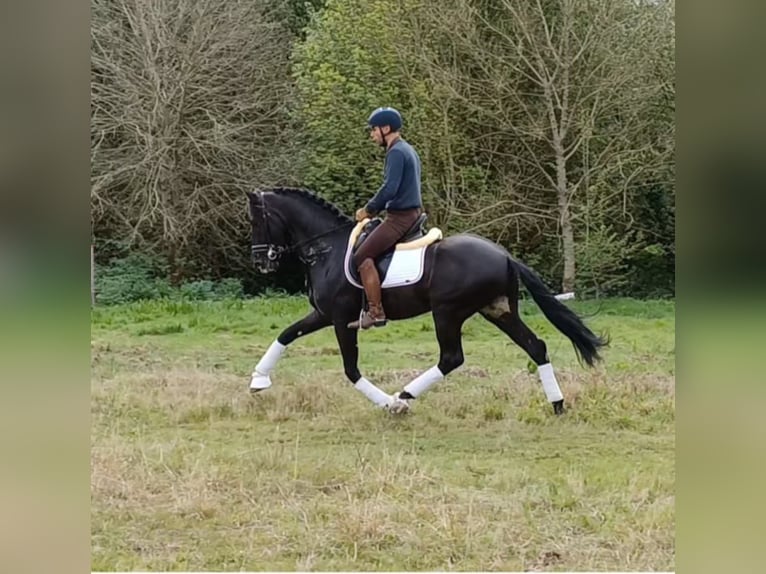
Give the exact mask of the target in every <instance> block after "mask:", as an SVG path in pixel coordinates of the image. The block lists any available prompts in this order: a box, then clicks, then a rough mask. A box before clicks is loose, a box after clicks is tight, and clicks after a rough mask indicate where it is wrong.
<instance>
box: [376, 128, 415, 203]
mask: <svg viewBox="0 0 766 574" xmlns="http://www.w3.org/2000/svg"><path fill="white" fill-rule="evenodd" d="M422 205H423V199H422V197H421V195H420V156H418V152H416V151H415V149H414V148H413V147H412V146H411V145H410V144H408V143H407V142H406V141H404V140H403V139H401V138H399V139H398V140H397V141H396V142H394V145H392V146H391V147H390V148H388V150H386V161H385V166H384V168H383V184H382V185H381V186H380V189H379V190H378V191H377V193H376V194H375V195H374V196H373V198H372V199H371V200H370V201H368V202H367V205H366V206H365V209H366V210H367V211H368V212H369V213H371V214H376V213H378V212H380V211H383V210H384V209H385V210H388V211H399V210H403V209H412V208H415V207H422Z"/></svg>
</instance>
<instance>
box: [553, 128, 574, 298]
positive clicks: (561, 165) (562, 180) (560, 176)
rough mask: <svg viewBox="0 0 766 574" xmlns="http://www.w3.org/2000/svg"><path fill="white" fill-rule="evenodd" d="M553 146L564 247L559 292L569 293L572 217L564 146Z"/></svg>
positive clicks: (558, 144)
mask: <svg viewBox="0 0 766 574" xmlns="http://www.w3.org/2000/svg"><path fill="white" fill-rule="evenodd" d="M556 139H557V138H556ZM554 148H555V153H556V197H557V198H558V206H559V218H560V221H561V240H562V243H563V247H564V276H563V277H562V279H561V292H562V293H569V292H573V291H574V286H575V242H574V230H573V229H572V218H571V212H570V209H569V190H568V185H567V166H566V158H565V157H564V148H563V146H562V145H561V142H559V141H554Z"/></svg>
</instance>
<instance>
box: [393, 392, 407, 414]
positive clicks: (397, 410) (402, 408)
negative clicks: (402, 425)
mask: <svg viewBox="0 0 766 574" xmlns="http://www.w3.org/2000/svg"><path fill="white" fill-rule="evenodd" d="M409 410H410V401H408V400H407V399H400V398H399V393H397V394H395V395H394V400H393V402H392V403H391V404H390V405H389V406H388V412H389V413H391V414H392V415H403V414H404V413H406V412H409Z"/></svg>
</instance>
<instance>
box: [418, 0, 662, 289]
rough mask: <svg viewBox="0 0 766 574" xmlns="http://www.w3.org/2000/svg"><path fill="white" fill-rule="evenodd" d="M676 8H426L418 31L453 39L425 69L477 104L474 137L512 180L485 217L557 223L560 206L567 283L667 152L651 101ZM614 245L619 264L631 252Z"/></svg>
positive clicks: (540, 4) (607, 4) (545, 4)
mask: <svg viewBox="0 0 766 574" xmlns="http://www.w3.org/2000/svg"><path fill="white" fill-rule="evenodd" d="M668 13H670V14H672V6H671V7H670V10H668V4H667V3H664V2H659V3H646V4H644V3H635V2H629V1H625V2H620V1H617V2H615V1H613V0H546V1H544V0H534V1H531V2H520V1H518V0H492V1H484V2H478V1H473V0H446V1H445V2H443V3H439V5H438V6H437V5H435V4H431V3H428V4H425V5H423V6H422V9H421V10H419V11H418V13H417V16H416V18H417V23H416V24H417V26H418V27H419V29H420V30H421V33H420V36H423V37H429V38H430V37H436V38H439V37H449V38H451V39H452V42H453V43H454V44H455V46H456V48H455V49H453V50H446V51H445V50H443V49H434V48H433V47H432V46H428V47H427V49H425V50H422V51H421V52H420V53H421V58H420V59H421V66H422V67H423V69H425V70H427V75H428V77H429V78H430V79H431V82H432V83H433V84H435V85H437V86H438V89H440V90H445V89H446V90H448V91H450V93H451V95H452V99H453V100H455V101H461V102H462V105H463V106H464V107H465V109H466V110H468V112H469V113H468V114H466V115H465V116H464V121H465V122H467V123H469V124H471V127H470V128H468V129H467V130H466V131H467V132H468V133H469V134H470V137H471V140H472V145H473V146H474V149H475V151H476V152H477V153H479V154H481V155H482V156H483V158H484V161H483V163H484V164H485V165H487V166H490V169H491V171H492V172H493V176H492V177H493V180H494V182H495V183H500V184H501V185H502V186H504V187H505V189H504V193H502V194H500V196H499V197H496V198H495V201H494V204H491V205H489V206H487V208H486V209H483V210H481V213H482V214H484V215H485V216H486V215H488V214H491V215H492V216H494V217H495V220H494V221H492V220H489V221H484V222H482V225H484V226H487V225H491V224H492V223H498V224H502V222H503V221H504V220H507V219H508V218H511V217H515V216H516V215H518V213H519V212H521V213H524V214H525V215H526V216H527V217H528V218H529V219H538V220H541V221H540V223H539V225H541V227H543V228H548V227H549V223H548V222H549V221H550V214H551V212H554V213H555V214H556V224H557V225H556V228H555V233H556V236H557V237H558V238H560V241H561V253H562V259H563V271H562V279H561V285H562V289H563V290H564V291H570V290H574V288H575V283H576V279H577V277H576V260H577V242H578V240H579V241H586V242H587V241H589V240H593V241H596V240H601V241H612V240H613V239H614V238H615V237H623V236H624V235H625V234H626V233H627V231H626V229H625V228H624V225H623V228H620V227H619V226H615V222H619V223H620V224H626V223H629V221H630V214H629V211H628V204H629V203H630V197H631V196H632V195H634V194H636V193H639V187H638V184H639V183H640V180H641V179H642V178H643V177H644V176H646V175H648V174H650V173H656V171H657V169H658V168H659V167H660V166H662V165H664V164H666V163H667V162H668V161H669V158H668V151H671V150H672V145H671V146H670V147H668V146H666V145H665V144H666V143H667V142H668V141H669V140H668V137H667V135H668V133H669V132H670V133H672V119H671V121H670V122H669V121H668V118H667V117H663V118H661V119H660V121H656V116H654V115H652V113H651V109H650V106H651V103H652V102H655V101H656V99H657V96H658V94H661V93H662V92H663V90H666V88H667V85H668V84H667V76H666V75H665V74H662V75H660V76H658V75H657V74H656V68H655V65H656V60H657V56H658V53H659V51H661V50H664V49H666V46H667V42H665V41H664V40H665V39H666V36H667V28H668V27H672V19H670V20H668V19H667V17H666V16H667V14H668ZM657 14H660V16H657ZM456 53H459V54H460V56H461V57H460V58H456V57H455V54H456ZM432 89H435V88H432ZM650 128H651V129H650ZM671 137H672V136H671ZM658 138H660V139H661V140H662V144H661V145H656V144H657V140H658ZM663 146H664V148H663ZM660 148H663V151H660ZM552 208H553V209H552ZM590 229H595V230H597V233H593V234H591V233H590ZM623 247H626V248H627V247H629V246H627V245H623ZM609 253H611V254H612V255H613V256H614V257H615V258H616V259H615V260H614V261H613V262H612V264H613V266H614V265H617V266H619V265H620V261H622V260H623V259H624V258H625V255H626V253H625V249H615V250H612V251H607V250H604V251H603V254H604V255H605V256H606V255H607V254H609Z"/></svg>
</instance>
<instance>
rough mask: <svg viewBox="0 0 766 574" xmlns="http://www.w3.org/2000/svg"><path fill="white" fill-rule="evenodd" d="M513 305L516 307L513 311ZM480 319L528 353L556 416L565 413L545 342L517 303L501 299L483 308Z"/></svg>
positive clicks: (561, 395)
mask: <svg viewBox="0 0 766 574" xmlns="http://www.w3.org/2000/svg"><path fill="white" fill-rule="evenodd" d="M511 305H513V308H511ZM479 313H481V316H482V317H484V318H485V319H486V320H487V321H489V322H490V323H492V324H493V325H495V326H496V327H498V328H499V329H500V330H501V331H503V333H505V334H506V335H508V336H509V337H510V338H511V340H513V342H514V343H516V344H517V345H518V346H519V347H521V348H522V349H524V351H526V353H527V355H529V356H530V358H531V359H532V360H533V361H534V362H535V364H536V365H537V373H538V376H539V377H540V382H541V383H542V384H543V390H544V391H545V396H546V397H547V398H548V401H550V403H551V404H552V405H553V412H554V413H556V414H557V415H560V414H563V412H564V395H563V394H562V393H561V389H560V388H559V384H558V382H557V381H556V375H555V374H554V373H553V366H552V365H551V363H550V361H549V360H548V349H547V347H546V345H545V342H544V341H543V340H542V339H539V338H538V337H537V335H535V334H534V333H533V332H532V330H531V329H530V328H529V327H527V325H526V324H525V323H524V321H522V320H521V317H519V314H518V306H517V305H516V302H515V301H513V303H511V302H510V301H509V300H508V298H507V297H499V298H498V299H496V300H495V301H493V302H492V304H491V305H488V306H487V307H484V308H483V309H482V310H481V311H479Z"/></svg>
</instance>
